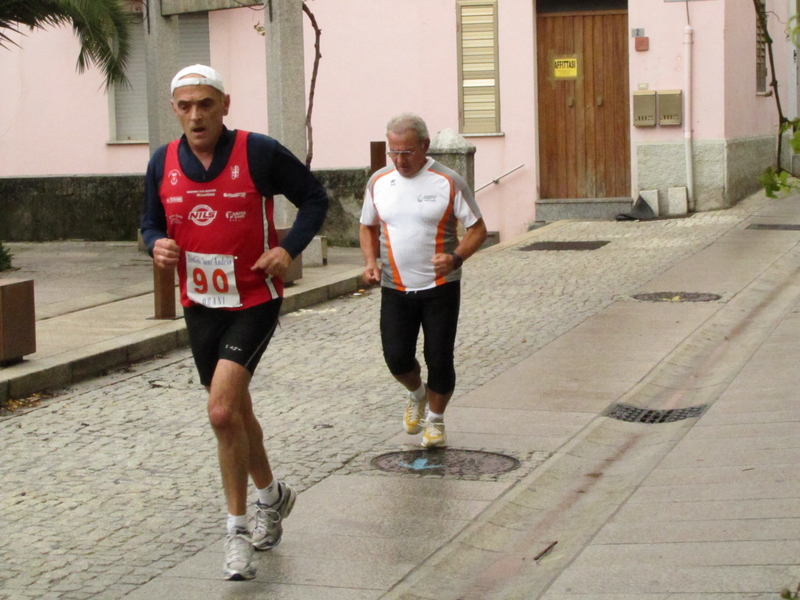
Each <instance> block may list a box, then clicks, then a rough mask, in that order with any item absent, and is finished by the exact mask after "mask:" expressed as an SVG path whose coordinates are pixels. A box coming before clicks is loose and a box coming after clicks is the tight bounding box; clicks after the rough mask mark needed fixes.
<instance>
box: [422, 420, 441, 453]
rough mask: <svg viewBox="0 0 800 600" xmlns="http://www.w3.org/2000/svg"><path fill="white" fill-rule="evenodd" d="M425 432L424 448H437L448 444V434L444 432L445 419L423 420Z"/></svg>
mask: <svg viewBox="0 0 800 600" xmlns="http://www.w3.org/2000/svg"><path fill="white" fill-rule="evenodd" d="M422 426H423V427H425V433H424V435H423V436H422V447H423V448H436V447H439V446H446V445H447V434H445V432H444V421H423V422H422Z"/></svg>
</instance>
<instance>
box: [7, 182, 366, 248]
mask: <svg viewBox="0 0 800 600" xmlns="http://www.w3.org/2000/svg"><path fill="white" fill-rule="evenodd" d="M314 174H315V175H316V176H317V178H318V179H319V180H320V182H321V183H322V184H323V185H324V186H325V189H326V190H327V191H328V194H329V195H330V197H331V208H330V210H329V212H328V219H327V221H326V222H325V225H324V228H323V231H322V234H323V235H325V236H327V237H328V242H329V243H330V244H331V245H334V246H356V245H358V217H359V215H360V214H361V201H362V199H363V195H364V186H365V185H366V183H367V169H366V168H364V169H329V170H321V171H314ZM143 196H144V176H143V175H82V176H66V177H59V176H54V177H14V178H0V240H3V241H7V242H45V241H52V240H65V239H80V240H90V241H120V240H131V241H133V240H136V237H137V229H138V227H139V215H140V213H141V209H142V198H143Z"/></svg>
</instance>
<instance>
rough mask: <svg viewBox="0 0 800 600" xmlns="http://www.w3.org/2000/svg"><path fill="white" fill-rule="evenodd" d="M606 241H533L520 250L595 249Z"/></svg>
mask: <svg viewBox="0 0 800 600" xmlns="http://www.w3.org/2000/svg"><path fill="white" fill-rule="evenodd" d="M607 243H608V242H603V241H594V242H534V243H533V244H528V245H527V246H522V247H521V248H520V250H522V251H523V252H530V251H531V250H557V251H558V250H597V249H598V248H602V247H603V246H605V245H606V244H607Z"/></svg>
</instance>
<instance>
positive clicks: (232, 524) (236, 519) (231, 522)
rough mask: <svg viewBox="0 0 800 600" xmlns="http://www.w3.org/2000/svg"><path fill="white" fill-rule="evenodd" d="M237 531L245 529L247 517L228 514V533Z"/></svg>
mask: <svg viewBox="0 0 800 600" xmlns="http://www.w3.org/2000/svg"><path fill="white" fill-rule="evenodd" d="M237 529H247V515H232V514H228V533H233V532H234V531H236V530H237Z"/></svg>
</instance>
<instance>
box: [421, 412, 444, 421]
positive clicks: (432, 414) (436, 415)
mask: <svg viewBox="0 0 800 600" xmlns="http://www.w3.org/2000/svg"><path fill="white" fill-rule="evenodd" d="M425 420H426V421H444V414H441V415H440V414H439V413H435V412H433V411H432V410H431V409H428V415H427V416H426V417H425Z"/></svg>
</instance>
